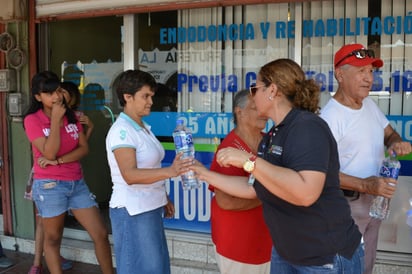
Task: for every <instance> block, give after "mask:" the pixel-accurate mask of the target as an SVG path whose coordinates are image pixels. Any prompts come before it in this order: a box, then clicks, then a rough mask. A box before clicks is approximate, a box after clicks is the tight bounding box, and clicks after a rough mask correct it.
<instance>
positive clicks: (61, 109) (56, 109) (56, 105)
mask: <svg viewBox="0 0 412 274" xmlns="http://www.w3.org/2000/svg"><path fill="white" fill-rule="evenodd" d="M65 113H66V105H65V103H64V101H63V99H62V98H60V99H57V100H56V101H54V102H53V105H52V111H51V116H52V117H57V118H59V119H61V118H63V116H64V114H65Z"/></svg>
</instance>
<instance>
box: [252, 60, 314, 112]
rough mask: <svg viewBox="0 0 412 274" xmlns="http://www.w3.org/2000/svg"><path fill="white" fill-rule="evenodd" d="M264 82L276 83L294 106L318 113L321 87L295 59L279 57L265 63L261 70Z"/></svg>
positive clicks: (266, 83) (267, 84)
mask: <svg viewBox="0 0 412 274" xmlns="http://www.w3.org/2000/svg"><path fill="white" fill-rule="evenodd" d="M259 75H260V77H261V80H262V81H263V83H265V85H266V86H269V85H270V84H271V83H274V84H275V85H276V86H277V87H278V90H279V91H280V92H282V93H283V94H284V95H285V96H286V98H287V99H288V100H289V101H290V102H291V103H292V104H293V106H294V107H296V108H299V109H303V110H307V111H310V112H313V113H316V114H318V113H319V110H320V107H319V101H320V87H319V85H318V84H317V83H316V82H315V80H313V79H309V80H308V79H306V77H305V72H304V71H303V70H302V68H301V67H300V66H299V65H298V64H297V63H296V62H295V61H293V60H290V59H277V60H274V61H271V62H269V63H267V64H265V65H264V66H263V67H262V68H261V69H260V71H259Z"/></svg>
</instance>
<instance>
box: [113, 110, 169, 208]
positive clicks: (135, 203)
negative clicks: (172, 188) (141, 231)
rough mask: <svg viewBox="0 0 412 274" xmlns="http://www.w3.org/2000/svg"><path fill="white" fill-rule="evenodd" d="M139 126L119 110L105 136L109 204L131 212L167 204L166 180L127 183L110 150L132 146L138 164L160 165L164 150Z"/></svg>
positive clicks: (155, 166)
mask: <svg viewBox="0 0 412 274" xmlns="http://www.w3.org/2000/svg"><path fill="white" fill-rule="evenodd" d="M145 127H146V129H148V131H149V132H147V131H146V130H144V129H143V128H142V127H140V126H139V125H138V124H137V123H136V122H135V121H134V120H133V119H131V118H130V117H129V116H128V115H126V114H125V113H123V112H122V113H120V115H119V117H118V118H117V120H116V122H114V124H113V125H112V127H111V128H110V130H109V132H108V134H107V137H106V152H107V160H108V162H109V166H110V173H111V177H112V182H113V193H112V196H111V198H110V207H111V208H120V207H125V208H126V209H127V211H128V212H129V214H130V215H136V214H140V213H143V212H147V211H150V210H153V209H156V208H159V207H162V206H164V205H166V204H167V197H166V189H165V180H161V181H158V182H155V183H152V184H133V185H128V184H127V183H126V181H125V180H124V179H123V177H122V175H121V173H120V170H119V166H118V164H117V161H116V159H115V157H114V153H113V151H115V150H116V149H118V148H133V149H134V150H135V151H136V162H137V166H138V167H139V168H160V167H161V161H162V159H163V158H164V156H165V151H164V148H163V147H162V145H161V144H160V142H159V140H157V138H156V137H155V136H154V135H153V133H152V132H151V130H150V126H149V125H147V124H145Z"/></svg>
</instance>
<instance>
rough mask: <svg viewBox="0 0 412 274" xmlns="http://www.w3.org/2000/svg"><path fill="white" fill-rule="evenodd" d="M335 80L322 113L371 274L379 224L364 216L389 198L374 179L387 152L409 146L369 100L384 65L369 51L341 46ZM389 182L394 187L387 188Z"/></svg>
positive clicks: (386, 180) (384, 182)
mask: <svg viewBox="0 0 412 274" xmlns="http://www.w3.org/2000/svg"><path fill="white" fill-rule="evenodd" d="M334 65H335V78H336V80H337V81H338V90H337V91H336V93H335V95H334V96H333V98H331V99H330V100H329V102H328V103H327V104H326V106H325V107H324V108H323V109H322V110H321V117H322V118H323V119H324V120H325V121H326V122H327V123H328V124H329V127H330V128H331V130H332V133H333V135H334V137H335V139H336V142H337V144H338V152H339V162H340V174H339V179H340V185H341V189H342V190H343V192H344V194H345V196H346V198H347V200H348V202H349V204H350V206H351V211H352V217H353V219H354V220H355V222H356V224H357V225H358V226H359V230H360V231H361V233H362V235H363V241H364V244H365V272H364V273H366V274H370V273H372V272H373V266H374V264H375V259H376V249H377V244H378V234H379V227H380V225H381V221H380V220H379V219H374V218H372V217H370V216H369V209H370V206H371V204H372V200H373V199H374V198H375V196H376V195H380V196H384V197H387V198H391V197H392V196H393V194H394V193H395V190H396V181H395V180H394V179H389V178H383V177H378V176H379V167H380V165H381V163H382V160H383V159H384V157H385V146H386V148H387V150H388V152H389V153H392V152H395V153H396V154H397V155H405V154H409V153H410V152H411V144H410V143H409V142H404V141H402V139H401V137H400V136H399V134H398V133H397V132H396V131H394V129H393V128H392V126H391V125H390V123H389V121H388V119H387V118H386V116H385V114H384V113H383V112H382V111H381V110H380V109H379V107H378V106H377V105H376V104H375V102H374V101H373V100H372V99H371V98H369V97H368V95H369V91H370V90H371V87H372V83H373V71H374V69H375V68H380V67H382V66H383V61H382V60H381V59H379V58H375V55H374V53H373V51H372V50H369V49H366V48H365V47H364V46H363V45H361V44H350V45H345V46H343V47H341V48H340V49H339V50H338V51H337V52H336V54H335V60H334ZM390 183H392V184H393V185H391V184H390Z"/></svg>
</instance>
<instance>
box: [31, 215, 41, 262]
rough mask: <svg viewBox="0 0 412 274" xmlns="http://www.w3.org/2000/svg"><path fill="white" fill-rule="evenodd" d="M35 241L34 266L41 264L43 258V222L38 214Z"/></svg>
mask: <svg viewBox="0 0 412 274" xmlns="http://www.w3.org/2000/svg"><path fill="white" fill-rule="evenodd" d="M34 240H35V242H34V259H33V265H34V266H41V264H42V259H43V242H44V236H43V223H42V218H41V217H39V216H36V234H35V239H34Z"/></svg>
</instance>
